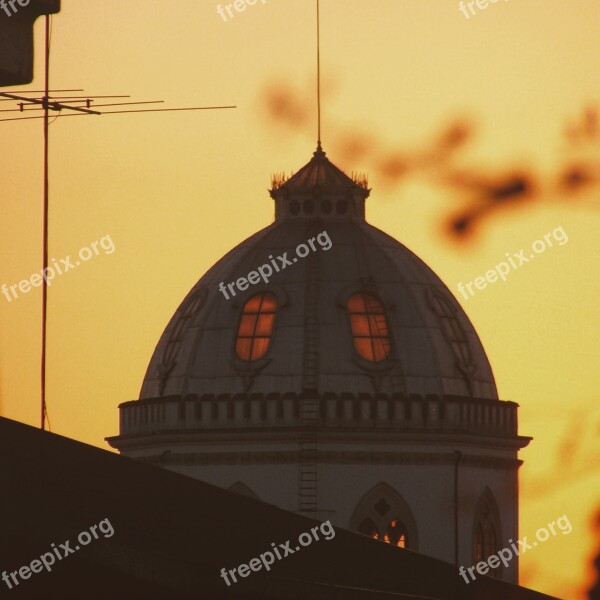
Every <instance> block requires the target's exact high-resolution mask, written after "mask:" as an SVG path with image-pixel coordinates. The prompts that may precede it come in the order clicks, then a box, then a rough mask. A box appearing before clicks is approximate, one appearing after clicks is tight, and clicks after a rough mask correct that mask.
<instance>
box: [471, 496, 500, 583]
mask: <svg viewBox="0 0 600 600" xmlns="http://www.w3.org/2000/svg"><path fill="white" fill-rule="evenodd" d="M500 531H501V530H500V513H499V511H498V506H497V504H496V501H495V500H494V496H493V495H492V492H491V491H490V490H489V488H486V489H485V491H484V492H483V494H482V495H481V498H480V499H479V502H478V504H477V509H476V511H475V521H474V528H473V559H474V560H475V561H476V562H481V561H487V559H488V558H489V557H490V556H492V555H493V554H496V552H498V534H499V533H500ZM488 575H489V576H490V577H500V575H501V567H497V568H495V569H492V568H490V570H489V571H488Z"/></svg>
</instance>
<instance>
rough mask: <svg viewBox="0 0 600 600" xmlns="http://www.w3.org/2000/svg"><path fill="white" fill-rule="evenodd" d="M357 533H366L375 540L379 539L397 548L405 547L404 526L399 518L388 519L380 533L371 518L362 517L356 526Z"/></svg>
mask: <svg viewBox="0 0 600 600" xmlns="http://www.w3.org/2000/svg"><path fill="white" fill-rule="evenodd" d="M358 531H359V533H362V534H363V535H367V536H369V537H370V538H373V539H375V540H381V541H383V542H385V543H386V544H391V545H392V546H397V547H398V548H406V547H407V532H406V527H405V525H404V523H402V521H400V519H394V520H393V521H390V522H389V523H388V524H387V526H385V527H384V528H383V533H380V532H379V530H378V529H377V526H376V525H375V523H373V521H372V520H371V519H368V518H367V519H363V520H362V521H361V523H360V525H359V526H358Z"/></svg>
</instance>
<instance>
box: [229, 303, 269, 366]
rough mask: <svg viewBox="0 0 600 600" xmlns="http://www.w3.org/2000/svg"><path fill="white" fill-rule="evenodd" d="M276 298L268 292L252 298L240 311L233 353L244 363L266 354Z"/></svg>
mask: <svg viewBox="0 0 600 600" xmlns="http://www.w3.org/2000/svg"><path fill="white" fill-rule="evenodd" d="M276 311H277V297H276V296H275V295H274V294H271V293H270V292H264V293H262V294H256V296H252V298H250V299H249V300H248V301H247V302H246V304H244V308H243V309H242V314H241V317H240V324H239V326H238V332H237V338H236V341H235V352H236V354H237V355H238V356H239V357H240V358H241V359H242V360H246V361H252V360H257V359H258V358H261V357H262V356H264V355H265V354H266V353H267V350H268V349H269V345H270V343H271V336H272V334H273V325H274V324H275V313H276Z"/></svg>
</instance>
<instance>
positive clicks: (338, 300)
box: [140, 147, 498, 400]
mask: <svg viewBox="0 0 600 600" xmlns="http://www.w3.org/2000/svg"><path fill="white" fill-rule="evenodd" d="M369 193H370V190H369V189H368V187H367V184H366V181H365V180H360V179H359V178H350V177H348V176H347V175H346V174H344V173H343V172H342V171H341V170H340V169H338V168H337V167H336V166H335V165H333V164H332V163H331V162H330V161H329V159H328V158H327V157H326V155H325V153H324V152H323V151H322V150H321V148H320V147H319V148H318V149H317V151H316V152H315V153H314V156H313V158H312V160H311V161H310V162H309V163H308V164H307V165H306V166H305V167H303V168H302V169H301V170H300V171H299V172H298V173H296V174H295V175H294V176H293V177H291V178H289V179H288V180H284V179H275V180H274V182H273V189H272V190H271V196H272V198H273V199H274V201H275V221H274V223H273V224H271V225H269V226H268V227H266V228H265V229H263V230H261V231H259V232H258V233H256V234H254V235H253V236H251V237H250V238H248V239H247V240H246V241H244V242H242V243H241V244H240V245H238V246H237V247H236V248H234V249H233V250H231V251H230V252H229V253H228V254H227V255H225V256H224V257H223V258H222V259H221V260H219V261H218V262H217V263H216V264H215V265H214V266H213V267H212V268H211V269H210V270H209V271H208V272H207V273H206V274H205V275H204V276H203V277H202V278H201V279H200V280H199V281H198V283H197V284H196V285H195V286H194V288H193V289H192V290H191V291H190V293H189V294H188V296H187V297H186V298H185V300H184V301H183V302H182V304H181V306H180V307H179V309H178V310H177V312H176V313H175V315H174V316H173V318H172V319H171V322H170V323H169V325H168V326H167V328H166V329H165V331H164V333H163V335H162V337H161V339H160V342H159V343H158V346H157V347H156V350H155V352H154V355H153V357H152V360H151V361H150V365H149V367H148V371H147V373H146V377H145V379H144V383H143V386H142V390H141V394H140V398H141V399H145V398H157V397H160V396H186V395H189V394H197V395H199V396H200V395H205V394H211V395H212V394H215V395H219V394H228V395H234V394H239V393H246V392H251V393H258V394H270V393H277V394H286V393H292V394H302V393H306V392H315V393H318V394H328V393H334V394H344V393H352V394H356V395H358V394H363V393H366V394H374V393H383V394H403V395H404V394H406V395H409V394H418V395H422V396H425V395H436V396H458V397H466V398H480V399H488V400H497V399H498V395H497V391H496V386H495V383H494V377H493V375H492V370H491V368H490V365H489V362H488V360H487V357H486V355H485V352H484V350H483V347H482V345H481V342H480V340H479V338H478V336H477V333H476V332H475V329H474V328H473V326H472V324H471V323H470V321H469V319H468V318H467V316H466V315H465V313H464V312H463V310H462V309H461V307H460V305H459V304H458V302H457V301H456V300H455V298H454V297H453V296H452V294H451V292H450V291H449V290H448V288H447V287H446V286H445V285H444V284H443V283H442V281H441V280H440V279H439V278H438V277H437V276H436V275H435V274H434V273H433V271H432V270H431V269H430V268H429V267H428V266H427V265H426V264H425V263H424V262H423V261H422V260H420V259H419V258H418V257H417V256H415V255H414V254H413V253H412V252H411V251H410V250H408V249H407V248H406V247H405V246H403V245H402V244H400V243H399V242H398V241H396V240H395V239H394V238H392V237H390V236H389V235H387V234H385V233H384V232H382V231H380V230H379V229H377V228H375V227H373V226H372V225H369V224H368V223H367V222H366V221H365V218H364V205H365V200H366V198H367V197H368V196H369ZM301 245H303V246H301ZM297 249H298V250H297ZM261 266H263V267H266V266H269V269H266V268H263V269H262V272H263V273H264V274H265V275H267V272H268V270H270V271H271V274H270V276H267V277H265V278H264V279H267V281H265V280H264V279H263V278H262V277H260V274H258V273H257V274H256V276H253V275H252V272H258V270H259V268H260V267H261ZM240 278H244V279H240ZM257 280H258V282H257ZM238 281H241V283H240V284H239V287H238V285H237V284H236V283H234V282H238ZM228 284H232V285H230V286H229V287H228ZM240 288H242V289H243V291H242V289H240ZM252 298H254V300H253V301H252V302H250V303H248V301H249V300H250V299H252ZM261 299H262V300H263V304H261ZM267 304H268V307H267ZM361 306H362V309H361V308H360V307H361ZM265 307H266V308H265ZM357 307H358V308H357ZM261 311H262V312H263V313H265V311H266V313H268V314H267V316H265V317H264V319H266V320H265V321H264V323H263V325H264V326H265V327H266V330H265V331H263V332H262V333H258V328H259V325H257V321H256V319H257V318H258V317H257V316H256V314H257V313H261ZM248 312H250V313H252V314H250V316H247V317H244V314H246V313H248ZM359 313H361V314H359ZM363 313H364V314H363ZM367 313H368V314H367ZM352 315H353V316H352ZM244 318H248V319H250V321H252V319H254V321H253V323H254V324H253V325H252V327H253V328H254V329H253V330H252V331H250V333H248V332H247V331H245V332H244V331H243V329H244V327H245V326H244V327H242V322H243V321H244ZM369 328H371V329H369ZM374 329H376V332H375V333H373V331H374ZM267 330H268V331H267ZM258 335H261V336H263V337H262V338H261V339H260V340H258V341H257V340H256V339H255V340H252V339H250V338H252V336H255V337H256V336H258ZM240 336H249V337H247V339H250V341H249V342H247V343H248V344H251V343H254V344H255V346H253V348H254V350H250V351H246V350H247V346H244V343H246V342H244V341H243V340H242V342H240V339H239V338H240ZM373 336H379V337H378V338H377V339H375V338H374V337H373ZM240 344H241V345H240ZM364 344H367V346H368V349H367V351H365V346H364ZM244 348H246V350H244ZM240 349H241V350H242V351H240ZM265 350H266V351H265ZM250 359H252V360H250Z"/></svg>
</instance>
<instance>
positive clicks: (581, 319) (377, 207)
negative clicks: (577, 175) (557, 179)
mask: <svg viewBox="0 0 600 600" xmlns="http://www.w3.org/2000/svg"><path fill="white" fill-rule="evenodd" d="M216 5H217V2H213V0H203V1H199V0H177V2H176V3H173V2H167V1H166V0H157V1H155V2H152V3H149V2H147V0H128V2H127V3H124V2H122V1H120V0H103V2H92V1H91V0H77V2H75V1H69V0H63V10H62V12H61V13H60V14H59V15H58V16H56V17H55V18H54V20H53V36H52V44H53V49H52V55H53V63H52V85H53V86H54V87H67V88H85V90H86V92H87V93H89V94H131V95H132V96H133V97H134V99H138V100H154V99H165V100H167V101H168V102H169V103H170V105H171V106H175V105H178V106H188V105H215V104H236V105H237V106H238V108H237V109H236V110H230V111H218V112H198V113H165V114H156V115H118V116H117V115H115V116H105V117H81V118H62V117H61V118H59V119H58V120H57V121H56V122H54V123H53V125H52V126H51V136H52V161H51V166H52V182H51V221H50V231H51V242H50V256H51V257H55V258H57V259H59V258H64V257H65V256H67V255H75V254H76V253H77V252H78V250H79V249H80V248H81V247H83V246H88V245H89V244H91V243H92V242H94V241H95V240H98V239H100V238H101V237H102V236H105V235H110V236H111V238H112V240H113V241H114V244H115V247H116V249H115V251H114V253H112V254H110V255H105V254H100V255H99V256H95V257H93V258H92V259H90V260H89V261H88V262H87V263H85V264H82V265H81V266H79V267H77V268H76V269H74V270H72V271H71V272H69V273H65V274H64V276H62V277H60V278H58V279H57V280H56V281H55V282H54V283H53V285H52V286H51V287H50V296H49V298H50V300H49V315H50V321H49V349H48V352H49V358H48V369H49V378H48V409H49V414H50V420H51V425H52V430H53V431H55V432H57V433H60V434H62V435H66V436H69V437H72V438H75V439H78V440H82V441H84V442H87V443H90V444H94V445H97V446H99V447H101V448H105V449H106V448H107V445H106V443H105V442H104V440H103V438H104V437H105V436H107V435H114V434H116V433H117V430H118V422H117V417H118V414H117V405H118V404H119V403H120V402H123V401H126V400H131V399H134V398H136V397H137V395H138V392H139V389H140V386H141V382H142V379H143V377H144V373H145V369H146V366H147V364H148V361H149V359H150V356H151V354H152V351H153V349H154V346H155V344H156V343H157V341H158V339H159V336H160V334H161V333H162V330H163V329H164V327H165V325H166V324H167V321H168V319H169V318H170V317H171V315H172V313H173V312H174V310H175V309H176V307H177V306H178V304H179V302H180V301H181V300H182V299H183V297H184V295H185V294H186V293H187V292H188V290H189V289H190V288H191V287H192V285H193V284H194V283H195V282H196V281H197V280H198V279H199V278H200V276H201V275H202V274H203V273H204V272H205V271H206V270H207V269H208V268H209V267H210V266H211V265H212V264H213V263H214V262H215V261H216V260H218V259H219V258H220V257H221V256H222V255H223V254H225V252H226V251H228V250H229V249H230V248H231V247H232V246H234V245H235V244H237V243H238V242H239V241H241V240H242V239H244V238H245V237H247V236H248V235H250V234H252V233H253V232H255V231H256V230H258V229H259V228H261V227H264V226H265V225H267V224H268V223H270V222H271V220H272V214H273V207H272V201H271V200H270V198H269V196H268V192H267V188H268V187H269V183H270V175H271V174H272V173H275V172H279V171H285V172H288V173H289V172H290V171H293V170H297V169H299V168H300V167H301V166H302V165H303V164H305V163H306V162H307V161H308V160H309V158H310V156H311V153H312V151H313V150H314V146H315V134H314V129H315V127H314V125H315V123H314V121H315V119H314V113H313V114H311V115H310V118H309V119H308V121H309V122H307V123H305V124H304V123H303V124H301V126H299V127H298V128H296V129H288V128H284V127H281V126H277V125H276V124H275V123H273V122H272V121H271V120H269V119H268V118H267V116H266V114H265V110H264V104H261V100H262V99H264V90H265V88H266V87H268V86H272V85H282V86H292V87H293V88H294V89H296V90H297V95H298V99H299V102H300V104H301V105H302V106H304V104H305V99H306V97H307V94H308V93H309V91H310V90H312V85H313V82H314V49H313V41H314V37H315V35H314V6H313V2H312V0H287V1H283V0H267V2H266V3H265V4H263V3H262V2H260V1H259V2H258V3H257V4H256V5H255V6H252V7H248V8H247V10H246V11H245V12H244V13H241V14H236V16H235V17H234V18H233V19H231V20H229V21H228V22H224V21H223V20H222V19H221V18H220V17H219V16H218V15H217V13H216ZM22 10H25V9H24V8H23V9H22ZM41 25H42V23H41V21H40V23H38V26H37V28H36V34H37V35H36V40H37V43H38V44H39V42H40V41H41V39H42V36H41V34H42V30H41V27H40V26H41ZM322 28H323V48H322V54H323V75H324V115H323V141H324V146H325V150H326V151H327V152H328V155H329V157H330V158H331V159H332V160H333V162H335V163H336V164H338V166H340V167H341V168H347V169H348V170H350V169H357V170H359V171H367V172H369V175H370V178H369V181H370V186H371V187H372V188H373V191H372V194H371V198H370V199H369V201H368V205H367V218H368V220H369V221H370V222H371V223H372V224H373V225H375V226H377V227H380V228H381V229H383V230H385V231H386V232H388V233H390V234H391V235H393V236H394V237H396V238H397V239H399V240H400V241H401V242H403V243H404V244H406V245H407V246H408V247H409V248H411V249H412V250H413V251H415V252H416V253H417V254H418V255H419V256H420V257H421V258H422V259H424V260H425V261H426V262H427V263H428V264H429V265H430V266H431V267H432V268H433V269H434V270H435V271H436V273H437V274H438V275H439V276H440V277H441V278H442V279H443V280H444V281H445V282H446V284H447V285H448V286H449V288H450V289H451V290H452V291H453V292H454V293H455V295H457V297H458V299H459V301H460V302H461V304H462V305H463V306H464V308H465V310H466V311H467V313H468V315H469V317H470V318H471V319H472V321H473V323H474V324H475V327H476V328H477V330H478V332H479V335H480V337H481V339H482V341H483V344H484V346H485V348H486V351H487V353H488V356H489V358H490V361H491V363H492V366H493V369H494V373H495V376H496V380H497V383H498V388H499V392H500V395H501V397H502V399H506V400H514V401H516V402H518V403H519V404H520V406H521V409H520V432H521V434H522V435H530V436H533V437H534V441H533V442H532V443H531V445H530V447H529V448H527V449H526V450H525V451H523V452H522V454H521V458H523V459H524V460H525V464H524V466H523V467H522V469H521V481H522V490H521V535H529V536H530V537H531V536H532V535H534V533H535V530H536V529H538V528H539V527H543V526H545V525H546V524H547V523H549V522H550V521H553V520H556V518H557V517H559V516H561V515H563V514H566V515H567V516H568V518H569V519H570V521H571V523H572V524H573V532H572V533H571V534H569V535H567V536H562V535H561V536H560V537H558V538H554V539H550V540H548V541H547V542H545V543H544V544H540V545H539V546H538V547H537V548H536V549H535V551H531V552H528V553H527V554H526V555H525V556H524V557H523V559H522V561H521V570H522V583H523V584H524V585H527V586H529V587H532V588H534V589H537V590H540V591H544V592H546V593H549V594H553V595H556V596H559V597H562V598H569V599H582V598H583V597H584V596H583V592H582V590H583V589H585V587H586V586H588V585H589V577H590V574H589V570H588V564H587V563H588V562H589V557H590V555H591V553H592V552H593V549H594V544H595V542H594V540H593V538H592V534H591V519H592V515H593V512H594V509H595V507H596V506H598V505H600V486H599V484H600V474H599V472H598V469H597V466H598V464H600V461H599V460H598V459H599V458H600V451H599V450H600V449H599V444H598V439H597V432H598V425H599V411H598V408H597V406H598V405H597V398H598V391H599V389H598V382H597V376H596V369H597V364H598V360H597V357H598V325H599V310H598V300H597V299H598V297H599V296H600V283H599V279H598V277H597V273H598V267H599V266H600V265H599V263H600V253H599V252H598V243H597V238H598V225H599V213H598V210H597V197H598V190H597V189H596V191H595V192H594V193H593V194H590V195H589V196H587V197H583V198H581V199H579V200H576V201H574V200H569V201H568V202H566V201H562V200H561V198H557V197H554V196H552V197H548V198H547V201H546V202H539V203H538V204H537V205H532V206H531V207H529V208H528V209H526V210H525V209H524V210H521V211H514V212H506V213H505V214H504V213H503V214H500V215H498V216H497V218H495V219H494V220H492V221H490V222H486V223H485V225H484V226H483V227H482V228H481V230H480V232H479V236H478V237H477V238H476V239H475V240H474V241H473V242H472V243H471V244H468V245H466V246H465V247H462V248H461V247H460V246H458V245H456V244H453V243H451V242H450V241H449V239H448V238H447V237H445V236H443V235H440V231H441V223H442V222H443V221H444V219H445V218H447V216H448V215H449V214H450V212H451V211H453V210H455V209H457V208H459V207H460V206H462V203H463V202H464V198H461V197H460V196H457V195H456V194H453V193H450V192H449V191H448V190H446V191H443V190H441V189H440V187H438V186H436V185H433V184H432V182H431V181H430V180H429V179H427V178H426V177H425V178H423V177H422V178H412V179H409V180H407V181H402V182H400V184H399V185H395V186H392V185H389V184H387V185H386V182H385V181H383V180H382V179H381V177H380V175H379V174H378V172H377V169H374V167H373V165H375V164H377V161H378V160H379V158H381V157H382V156H384V155H386V153H389V152H390V151H394V150H395V149H397V148H406V149H409V150H410V149H414V150H418V149H421V148H423V147H426V145H427V142H428V141H429V140H431V139H432V138H433V137H434V136H435V135H436V133H438V132H439V131H440V130H441V129H442V128H443V127H444V125H447V124H448V122H449V120H450V119H452V118H455V117H462V118H465V119H468V120H470V121H473V122H474V123H476V124H477V130H476V131H477V135H476V138H475V141H474V142H473V143H472V144H471V145H470V146H469V147H468V149H467V151H466V153H465V155H464V157H463V162H462V163H461V164H463V166H469V165H473V166H475V167H478V168H481V169H482V170H483V171H485V172H490V173H497V172H502V171H503V170H504V169H508V168H512V167H524V166H526V167H528V168H529V167H530V168H533V169H535V170H536V172H540V173H544V174H546V175H547V176H548V178H550V177H551V176H552V175H553V174H554V173H555V172H556V168H557V166H558V165H560V164H562V163H563V161H564V160H565V157H567V156H568V152H569V151H568V149H567V147H566V144H565V141H564V138H563V136H562V132H563V129H564V126H565V124H566V123H568V122H569V121H570V120H573V119H575V118H577V116H578V115H579V114H580V111H581V109H582V108H583V107H584V106H587V105H589V104H592V105H594V104H595V105H597V106H600V37H599V36H598V31H600V12H599V11H598V10H597V6H596V5H595V4H594V3H591V2H578V3H566V2H564V1H562V0H513V1H512V2H498V3H496V4H490V6H489V7H488V8H487V9H485V10H479V11H478V14H476V15H475V16H472V17H471V18H470V19H466V18H465V17H464V16H463V15H462V13H461V12H460V11H459V9H458V2H456V1H454V0H436V2H423V1H422V0H403V1H402V2H399V1H398V0H377V2H376V3H374V2H369V3H367V2H365V1H362V2H361V1H359V0H323V8H322ZM40 67H41V64H40V61H39V56H38V60H37V64H36V78H35V80H34V83H33V84H32V86H29V87H30V89H39V88H40V85H41V77H40V76H41V71H40ZM41 127H42V126H41V122H40V121H24V122H22V123H19V122H16V123H14V122H8V123H0V132H1V135H2V138H1V139H2V144H1V145H0V178H1V181H2V216H3V218H2V219H1V220H0V257H1V259H0V284H2V283H6V284H8V285H11V284H14V283H18V282H19V281H20V280H22V279H24V278H28V277H29V276H30V275H31V274H32V273H34V272H36V271H38V270H39V269H40V265H39V262H40V257H41V243H40V242H41V239H40V238H41V208H42V197H41V174H42V170H41V166H42V165H41V156H42V155H41V141H42V138H41ZM351 130H361V131H363V132H370V133H371V134H372V135H373V136H374V138H375V141H376V143H375V145H374V146H373V148H372V149H371V152H370V154H369V155H368V156H366V157H365V158H364V160H362V161H357V162H356V163H352V164H350V163H344V162H343V161H340V160H339V159H336V156H335V154H334V152H333V150H332V149H331V148H333V147H338V146H339V143H338V142H339V141H340V139H341V136H343V135H344V134H345V133H347V132H348V131H351ZM557 227H562V228H563V229H564V231H565V232H566V233H567V235H568V238H569V241H568V243H566V244H565V245H562V246H558V245H556V246H555V247H553V248H551V249H548V250H546V252H544V253H543V254H540V255H539V257H536V260H535V261H534V262H533V263H532V264H527V265H524V266H523V267H521V268H520V269H518V270H515V271H514V272H512V273H511V274H510V275H509V278H508V279H507V281H506V282H504V283H502V282H498V283H495V284H493V285H489V286H488V288H486V289H485V290H481V291H479V292H477V294H476V295H475V296H474V297H473V298H470V299H469V300H465V299H464V298H462V296H460V295H459V294H458V293H457V291H456V286H457V284H458V282H466V281H471V280H473V279H474V278H475V277H476V276H478V275H481V274H484V273H485V272H486V270H488V269H490V268H492V267H493V266H494V265H495V264H497V263H498V262H499V261H501V260H503V259H504V257H505V253H506V252H509V253H511V254H512V253H513V252H518V251H519V250H520V249H521V248H529V247H530V246H531V244H532V242H534V241H535V240H537V239H540V238H543V235H544V234H545V233H547V232H549V231H552V230H553V229H555V228H557ZM39 313H40V290H39V288H37V289H35V290H33V291H30V292H29V293H27V294H24V295H22V297H20V298H18V299H17V300H14V301H13V302H11V303H9V302H8V301H6V300H5V298H4V296H0V327H1V331H2V334H1V336H0V344H1V346H0V411H1V413H2V415H4V416H7V417H10V418H13V419H17V420H20V421H24V422H27V423H31V424H37V423H38V413H39V408H38V402H39V394H38V372H39V335H40V329H39Z"/></svg>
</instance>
